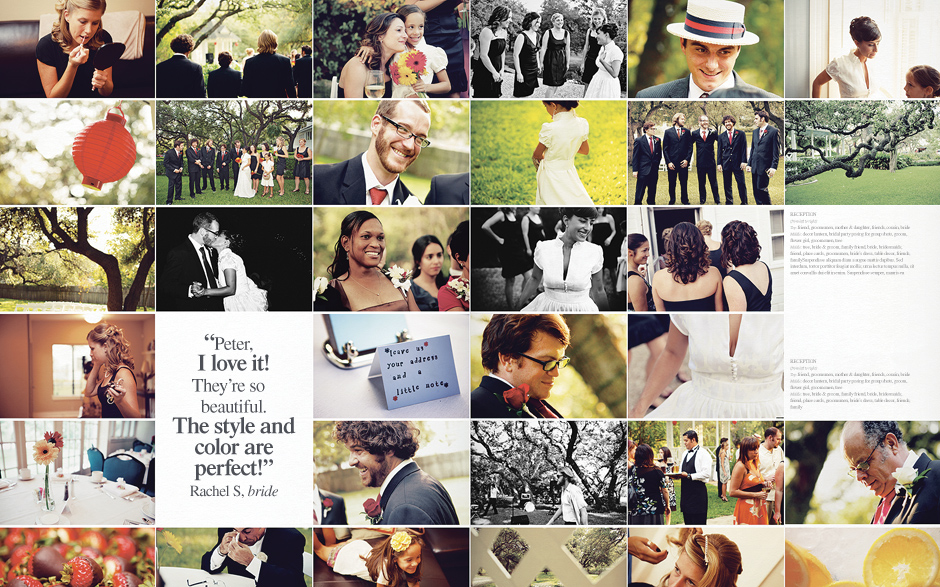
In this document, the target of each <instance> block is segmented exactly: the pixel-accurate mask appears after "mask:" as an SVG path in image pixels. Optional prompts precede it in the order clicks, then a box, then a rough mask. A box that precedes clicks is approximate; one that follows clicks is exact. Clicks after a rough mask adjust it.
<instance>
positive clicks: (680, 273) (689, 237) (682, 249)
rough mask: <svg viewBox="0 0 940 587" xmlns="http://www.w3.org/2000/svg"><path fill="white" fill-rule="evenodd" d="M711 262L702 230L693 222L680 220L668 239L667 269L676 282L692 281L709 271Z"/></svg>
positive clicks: (685, 282)
mask: <svg viewBox="0 0 940 587" xmlns="http://www.w3.org/2000/svg"><path fill="white" fill-rule="evenodd" d="M710 265H711V262H710V260H709V257H708V246H707V245H706V244H705V238H704V237H703V236H702V231H700V230H699V229H697V228H695V225H694V224H692V223H691V222H680V223H679V224H677V225H675V226H674V227H673V229H672V233H671V234H670V235H669V238H668V239H667V240H666V269H668V270H669V272H670V273H672V278H673V279H675V280H676V282H679V283H683V284H687V283H692V282H693V281H695V280H696V279H698V278H699V277H700V276H702V275H705V274H706V273H707V272H708V267H709V266H710Z"/></svg>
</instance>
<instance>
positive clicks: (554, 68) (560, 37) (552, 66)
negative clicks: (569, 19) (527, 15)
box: [540, 12, 571, 99]
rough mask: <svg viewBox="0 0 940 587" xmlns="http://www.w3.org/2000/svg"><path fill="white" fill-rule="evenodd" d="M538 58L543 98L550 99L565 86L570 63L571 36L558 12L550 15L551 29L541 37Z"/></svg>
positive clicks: (562, 16)
mask: <svg viewBox="0 0 940 587" xmlns="http://www.w3.org/2000/svg"><path fill="white" fill-rule="evenodd" d="M540 57H541V61H542V73H543V77H542V83H543V84H544V85H545V98H546V99H550V98H552V97H554V96H555V92H556V91H558V88H559V87H561V86H563V85H565V75H566V74H567V73H568V63H570V61H571V36H570V35H568V31H567V30H566V29H565V17H564V15H562V14H561V13H560V12H556V13H555V14H553V15H552V28H550V29H548V30H547V31H545V34H544V35H542V49H541V53H540Z"/></svg>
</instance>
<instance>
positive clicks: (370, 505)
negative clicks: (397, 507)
mask: <svg viewBox="0 0 940 587" xmlns="http://www.w3.org/2000/svg"><path fill="white" fill-rule="evenodd" d="M362 507H363V508H364V509H365V512H366V515H367V516H369V517H370V518H378V517H380V516H381V515H382V506H381V505H379V502H377V501H375V500H374V499H372V498H371V497H370V498H369V499H367V500H365V501H364V502H362Z"/></svg>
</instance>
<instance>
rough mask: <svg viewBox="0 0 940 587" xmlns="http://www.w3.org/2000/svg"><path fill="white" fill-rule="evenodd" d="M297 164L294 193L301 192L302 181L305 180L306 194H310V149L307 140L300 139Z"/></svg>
mask: <svg viewBox="0 0 940 587" xmlns="http://www.w3.org/2000/svg"><path fill="white" fill-rule="evenodd" d="M294 158H295V159H296V160H297V164H296V165H294V192H299V191H300V180H301V179H303V180H304V186H305V188H304V194H309V193H310V159H311V157H310V149H308V148H307V139H300V143H299V144H298V145H297V152H296V153H294Z"/></svg>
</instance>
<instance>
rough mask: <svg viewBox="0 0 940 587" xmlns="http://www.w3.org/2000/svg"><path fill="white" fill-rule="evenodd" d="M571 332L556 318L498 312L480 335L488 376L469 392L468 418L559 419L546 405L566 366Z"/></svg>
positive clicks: (556, 316) (560, 416)
mask: <svg viewBox="0 0 940 587" xmlns="http://www.w3.org/2000/svg"><path fill="white" fill-rule="evenodd" d="M570 338H571V333H570V331H569V329H568V325H567V324H566V323H565V320H564V318H562V317H561V316H560V315H558V314H497V315H495V316H493V318H492V319H490V322H489V324H487V326H486V329H485V330H484V331H483V345H482V348H481V353H480V355H481V358H482V362H483V368H484V369H486V370H487V371H488V372H489V375H485V376H484V377H483V379H482V380H481V381H480V386H479V387H477V388H476V389H474V390H473V392H472V393H471V394H470V417H472V418H563V417H564V416H562V415H561V414H560V413H558V411H557V410H556V409H555V408H553V407H552V406H551V405H550V404H549V403H548V402H547V401H545V400H546V399H548V397H549V396H550V395H551V393H552V388H553V386H554V384H555V378H556V377H558V375H559V373H560V371H561V370H562V369H564V368H565V366H567V365H568V361H569V359H568V357H566V356H565V350H566V349H567V348H568V344H569V341H570Z"/></svg>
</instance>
